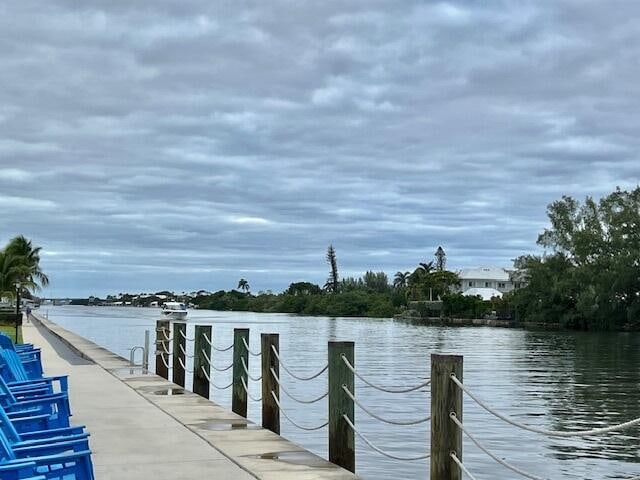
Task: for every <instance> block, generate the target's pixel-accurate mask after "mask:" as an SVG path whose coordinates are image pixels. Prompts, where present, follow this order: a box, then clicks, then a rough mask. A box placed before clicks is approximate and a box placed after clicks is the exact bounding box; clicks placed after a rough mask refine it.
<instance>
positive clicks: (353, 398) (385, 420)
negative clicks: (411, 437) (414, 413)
mask: <svg viewBox="0 0 640 480" xmlns="http://www.w3.org/2000/svg"><path fill="white" fill-rule="evenodd" d="M342 390H344V393H346V394H347V397H349V398H350V399H351V401H352V402H353V403H355V404H356V405H357V406H358V407H360V409H361V410H362V411H363V412H365V413H366V414H367V415H369V416H370V417H373V418H375V419H376V420H380V421H381V422H383V423H388V424H389V425H399V426H408V425H419V424H421V423H426V422H428V421H429V420H431V417H430V416H429V417H425V418H420V419H418V420H407V421H403V420H390V419H388V418H384V417H381V416H379V415H377V414H375V413H373V412H372V411H371V410H369V409H368V408H367V407H365V406H364V405H362V403H360V401H359V400H358V399H357V398H356V396H355V395H354V394H353V393H351V390H349V388H347V386H346V385H342Z"/></svg>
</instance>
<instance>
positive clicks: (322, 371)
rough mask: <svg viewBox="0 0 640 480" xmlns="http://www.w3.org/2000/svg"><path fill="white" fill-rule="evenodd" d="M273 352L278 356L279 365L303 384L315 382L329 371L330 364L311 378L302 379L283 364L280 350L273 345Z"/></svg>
mask: <svg viewBox="0 0 640 480" xmlns="http://www.w3.org/2000/svg"><path fill="white" fill-rule="evenodd" d="M271 350H273V353H274V355H275V356H276V358H277V359H278V363H279V365H280V366H281V367H282V369H283V370H284V371H285V372H287V373H288V374H289V375H291V376H292V377H293V378H295V379H296V380H300V381H302V382H307V381H309V380H313V379H314V378H317V377H319V376H320V375H322V374H323V373H324V372H326V371H327V370H328V369H329V364H327V365H325V366H324V367H323V368H322V369H321V370H320V371H319V372H317V373H315V374H313V375H311V376H310V377H302V376H299V375H296V374H295V373H293V372H292V371H291V370H290V369H289V367H287V366H286V365H285V364H284V363H283V362H282V359H281V358H280V354H279V353H278V350H276V348H275V347H274V346H273V345H271Z"/></svg>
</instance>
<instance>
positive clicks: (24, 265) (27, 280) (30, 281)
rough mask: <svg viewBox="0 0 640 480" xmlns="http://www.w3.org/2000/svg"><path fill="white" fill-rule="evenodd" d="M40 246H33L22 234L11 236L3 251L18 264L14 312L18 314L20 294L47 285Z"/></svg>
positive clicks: (47, 279) (47, 278) (47, 280)
mask: <svg viewBox="0 0 640 480" xmlns="http://www.w3.org/2000/svg"><path fill="white" fill-rule="evenodd" d="M41 251H42V247H35V246H34V245H33V243H32V242H31V240H28V239H27V238H26V237H24V236H23V235H19V236H17V237H15V238H13V239H12V240H11V241H10V242H9V244H8V245H7V247H6V248H5V252H6V253H7V254H9V255H12V256H14V257H16V258H17V259H18V260H17V261H18V263H19V265H20V274H19V276H18V282H17V283H16V314H18V315H19V314H20V295H21V294H23V293H28V292H35V291H37V290H39V289H40V287H46V286H47V285H49V277H47V275H45V274H44V272H43V271H42V269H41V268H40V252H41Z"/></svg>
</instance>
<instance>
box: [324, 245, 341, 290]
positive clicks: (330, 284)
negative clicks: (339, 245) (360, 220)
mask: <svg viewBox="0 0 640 480" xmlns="http://www.w3.org/2000/svg"><path fill="white" fill-rule="evenodd" d="M327 263H328V264H329V267H330V270H329V278H328V279H327V283H325V285H324V288H325V290H327V291H328V292H331V293H337V292H338V290H339V288H340V281H339V278H338V259H337V257H336V251H335V249H334V248H333V245H329V248H328V249H327Z"/></svg>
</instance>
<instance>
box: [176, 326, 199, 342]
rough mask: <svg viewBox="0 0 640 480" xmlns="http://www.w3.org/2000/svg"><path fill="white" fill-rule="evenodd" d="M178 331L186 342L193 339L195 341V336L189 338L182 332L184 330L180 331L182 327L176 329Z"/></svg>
mask: <svg viewBox="0 0 640 480" xmlns="http://www.w3.org/2000/svg"><path fill="white" fill-rule="evenodd" d="M178 331H179V332H180V335H181V336H182V338H184V339H185V340H186V341H187V342H195V341H196V339H195V338H189V337H187V334H186V333H184V332H183V331H182V329H180V330H178Z"/></svg>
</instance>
